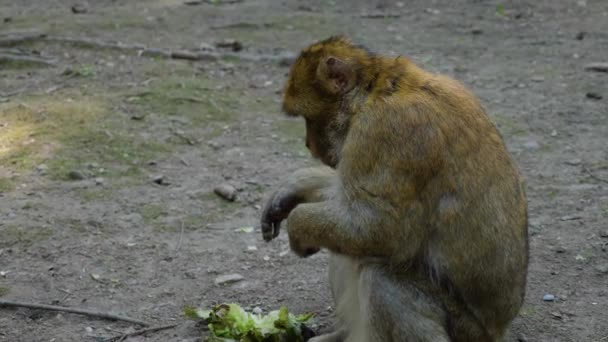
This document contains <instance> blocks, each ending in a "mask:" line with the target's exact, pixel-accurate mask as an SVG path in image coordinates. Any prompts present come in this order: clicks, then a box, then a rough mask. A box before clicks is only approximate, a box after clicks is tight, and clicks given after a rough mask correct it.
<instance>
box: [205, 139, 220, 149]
mask: <svg viewBox="0 0 608 342" xmlns="http://www.w3.org/2000/svg"><path fill="white" fill-rule="evenodd" d="M207 145H209V147H211V148H212V149H214V150H216V151H217V150H219V149H220V148H222V144H220V143H219V142H217V141H213V140H210V141H209V142H208V143H207Z"/></svg>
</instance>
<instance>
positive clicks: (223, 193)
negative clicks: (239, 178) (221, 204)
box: [213, 183, 236, 202]
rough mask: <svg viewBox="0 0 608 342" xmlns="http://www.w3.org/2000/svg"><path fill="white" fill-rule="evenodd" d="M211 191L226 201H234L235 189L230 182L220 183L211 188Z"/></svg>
mask: <svg viewBox="0 0 608 342" xmlns="http://www.w3.org/2000/svg"><path fill="white" fill-rule="evenodd" d="M213 192H215V194H216V195H218V196H220V197H221V198H223V199H225V200H227V201H230V202H234V200H236V189H235V188H234V187H233V186H232V185H230V184H226V183H224V184H220V185H218V186H216V187H215V189H213Z"/></svg>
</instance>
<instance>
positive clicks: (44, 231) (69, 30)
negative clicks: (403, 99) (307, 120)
mask: <svg viewBox="0 0 608 342" xmlns="http://www.w3.org/2000/svg"><path fill="white" fill-rule="evenodd" d="M184 2H185V1H184V0H145V1H144V0H140V1H135V0H133V1H115V0H114V1H111V0H98V1H89V2H88V4H86V3H85V4H83V5H82V6H80V7H78V8H75V10H76V12H81V11H84V10H86V13H73V11H72V10H71V7H72V6H73V5H74V4H76V2H74V1H66V0H48V1H46V0H44V1H43V0H36V1H35V0H22V1H10V0H0V41H1V37H2V36H3V35H6V34H8V33H15V32H25V31H30V32H31V31H38V32H42V33H44V34H47V35H48V36H47V38H46V39H34V40H31V41H27V42H23V43H20V44H17V45H14V46H8V45H7V46H4V47H3V46H0V299H3V300H19V301H27V302H34V303H42V304H55V305H62V306H70V307H79V308H88V309H96V310H101V311H109V312H112V313H115V314H121V315H125V316H129V317H132V318H137V319H141V320H145V321H149V322H151V323H153V324H154V325H163V324H170V323H176V324H178V325H177V327H175V328H173V329H169V330H164V331H160V332H155V333H151V334H148V335H146V336H145V337H144V336H138V337H132V338H128V339H126V341H132V342H133V341H197V340H198V339H200V336H201V330H200V327H197V326H196V324H195V323H194V322H191V321H188V320H186V319H185V318H184V317H183V314H182V311H183V308H184V307H185V306H187V305H195V306H202V307H207V306H210V305H212V304H213V303H217V302H237V303H240V304H242V305H243V306H245V307H247V308H254V307H260V308H262V309H263V310H264V311H267V310H271V309H276V308H278V307H280V306H282V305H286V306H288V307H289V308H290V309H291V310H293V311H295V312H309V311H311V312H315V313H317V317H316V319H315V324H314V325H313V327H314V329H316V330H317V331H326V330H328V329H330V328H331V324H332V322H333V316H332V307H331V306H332V303H331V300H330V296H329V291H328V289H327V284H326V270H325V268H326V263H327V254H326V253H319V254H317V255H315V256H313V257H311V258H308V259H299V258H297V257H296V256H294V255H293V254H291V253H289V249H288V243H287V240H286V236H285V234H283V235H282V237H281V238H279V239H278V240H276V241H274V242H272V243H265V242H263V241H262V238H261V234H260V232H259V231H258V220H259V215H260V206H261V205H262V204H263V199H264V196H265V195H266V194H268V193H269V191H271V189H272V187H273V186H275V185H277V184H278V183H279V181H280V179H281V178H282V177H284V176H285V175H287V174H289V173H290V172H291V171H292V170H295V169H296V168H299V167H302V166H305V165H311V164H314V161H311V159H310V157H309V156H308V153H307V151H306V149H305V147H304V144H303V133H304V129H303V122H301V121H300V120H298V119H292V118H286V117H284V116H283V115H282V114H281V113H280V110H279V109H280V108H279V100H280V95H279V94H280V90H281V87H282V85H283V83H284V81H285V74H286V72H287V71H288V68H287V67H286V65H288V62H289V58H283V57H280V56H288V55H289V54H290V53H291V54H294V53H297V52H298V51H299V49H301V48H303V47H304V46H305V45H308V44H309V43H311V42H313V41H316V40H319V39H322V38H326V37H328V36H330V35H332V34H336V33H344V34H347V35H348V36H350V37H351V38H352V39H353V40H355V41H357V42H359V43H361V44H364V45H366V46H368V47H370V48H371V49H373V50H375V51H378V52H382V53H392V54H403V55H406V56H409V57H410V58H412V59H413V60H414V61H416V62H417V63H418V64H420V65H421V66H423V67H425V68H427V69H430V70H433V71H436V72H441V73H446V74H448V75H451V76H453V77H455V78H457V79H459V80H461V81H462V82H464V83H465V84H466V85H467V86H469V87H470V88H471V89H472V90H473V91H474V92H475V93H476V94H477V95H478V96H479V97H480V98H481V99H482V101H483V102H484V104H485V106H486V108H487V110H488V112H489V113H490V115H491V117H492V119H493V120H494V121H495V122H496V123H497V124H498V126H499V128H500V130H501V133H502V134H503V135H504V137H505V140H506V142H507V145H508V148H509V150H510V151H511V152H512V153H513V155H514V157H515V159H516V160H517V162H518V164H519V165H520V168H521V170H522V172H523V174H524V176H525V179H526V183H527V192H528V198H529V210H530V248H531V262H530V268H529V277H528V287H527V295H526V301H525V305H524V306H523V308H522V310H521V314H520V315H519V317H518V318H517V319H516V320H515V321H514V323H513V325H512V328H511V331H510V332H509V336H508V338H507V341H576V342H579V341H597V342H599V341H608V147H607V146H608V73H605V72H596V71H589V70H586V69H585V66H586V65H587V64H589V63H594V62H608V2H606V1H605V0H587V1H584V0H581V1H574V0H568V1H566V0H559V1H557V0H538V1H524V0H519V1H515V0H514V1H495V0H454V1H448V0H443V1H438V0H424V1H421V0H411V1H402V2H393V1H346V0H331V1H298V0H284V1H271V0H259V1H253V0H244V1H241V2H236V3H228V2H229V1H211V3H207V2H202V3H200V4H197V5H186V4H184ZM50 37H54V38H57V39H49V38H50ZM66 37H68V38H69V37H71V38H89V39H95V40H97V41H120V42H122V43H125V44H133V45H134V44H143V45H145V46H147V47H152V48H159V49H172V50H180V49H188V50H197V49H198V51H199V52H200V51H211V52H212V53H216V54H223V55H222V56H221V58H219V59H216V60H199V61H188V60H183V59H170V58H163V57H162V56H159V55H158V54H157V55H156V56H150V55H148V54H143V55H140V54H139V53H138V52H137V51H136V50H137V49H123V48H120V49H119V48H100V47H99V46H92V45H89V44H84V43H82V42H81V43H76V44H74V43H68V42H66V40H65V38H66ZM60 38H61V39H60ZM226 39H235V40H236V41H238V42H240V43H241V44H242V46H243V49H244V50H243V51H239V52H234V53H233V52H231V51H230V48H217V47H214V45H215V44H216V43H218V42H221V41H223V40H226ZM3 49H4V50H5V51H8V52H10V53H13V55H14V54H23V53H25V54H26V55H27V56H34V57H36V58H43V59H46V58H48V59H50V60H52V63H53V64H52V65H50V66H42V65H40V64H37V63H34V62H27V61H21V62H20V61H17V62H15V61H9V60H8V59H6V58H5V59H3V58H2V57H1V56H2V52H3ZM256 56H270V57H268V58H267V59H264V60H262V61H256V60H255V58H256ZM601 97H603V98H601ZM222 183H229V184H231V185H232V186H234V187H235V188H236V189H237V191H238V197H237V200H236V201H235V202H228V201H225V200H223V199H221V198H220V197H218V196H217V195H215V194H214V193H213V189H214V187H216V186H217V185H219V184H222ZM251 228H253V229H251ZM230 274H239V275H241V276H242V277H243V279H242V280H241V281H238V282H234V283H230V284H223V285H218V284H216V280H217V278H218V277H221V276H223V275H230ZM545 295H553V296H554V297H555V299H554V300H553V301H544V300H543V297H544V296H545ZM136 328H138V326H137V325H133V324H130V323H125V322H119V321H108V320H103V319H97V318H92V317H87V316H82V315H74V314H68V313H57V312H49V311H41V310H33V309H24V308H19V309H9V308H0V341H103V340H104V339H105V338H108V337H112V336H120V335H121V333H124V332H129V331H133V330H135V329H136Z"/></svg>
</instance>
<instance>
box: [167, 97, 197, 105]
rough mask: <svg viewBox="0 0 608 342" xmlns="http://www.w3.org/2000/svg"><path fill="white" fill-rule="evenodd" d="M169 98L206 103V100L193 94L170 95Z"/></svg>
mask: <svg viewBox="0 0 608 342" xmlns="http://www.w3.org/2000/svg"><path fill="white" fill-rule="evenodd" d="M169 100H171V101H176V102H180V101H186V102H194V103H204V102H205V101H204V100H202V99H199V98H196V97H192V96H171V97H169Z"/></svg>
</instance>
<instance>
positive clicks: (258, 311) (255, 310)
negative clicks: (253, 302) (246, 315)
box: [251, 306, 262, 315]
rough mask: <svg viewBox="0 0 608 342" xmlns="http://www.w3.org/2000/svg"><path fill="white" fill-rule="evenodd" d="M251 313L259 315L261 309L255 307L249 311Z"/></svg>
mask: <svg viewBox="0 0 608 342" xmlns="http://www.w3.org/2000/svg"><path fill="white" fill-rule="evenodd" d="M251 312H253V313H254V314H256V315H261V314H262V309H261V308H260V307H259V306H256V307H255V308H253V310H251Z"/></svg>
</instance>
